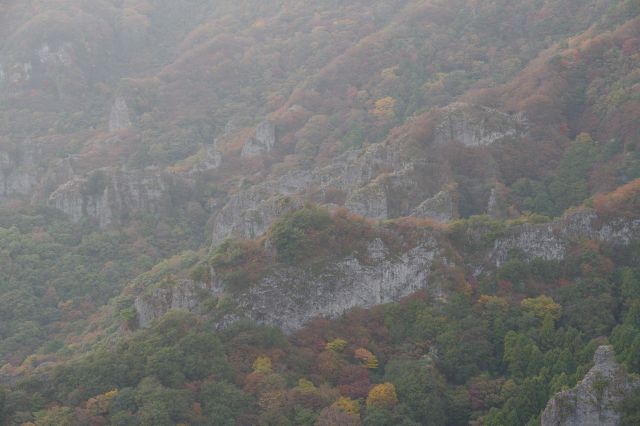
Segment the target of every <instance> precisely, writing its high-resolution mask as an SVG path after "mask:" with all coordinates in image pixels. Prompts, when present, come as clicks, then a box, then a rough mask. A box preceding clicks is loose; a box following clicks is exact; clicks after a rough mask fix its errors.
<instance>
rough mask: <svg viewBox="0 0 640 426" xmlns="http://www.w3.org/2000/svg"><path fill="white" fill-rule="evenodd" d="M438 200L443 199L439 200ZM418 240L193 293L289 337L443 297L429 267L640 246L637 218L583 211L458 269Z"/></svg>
mask: <svg viewBox="0 0 640 426" xmlns="http://www.w3.org/2000/svg"><path fill="white" fill-rule="evenodd" d="M440 197H443V198H446V195H440ZM281 202H282V203H283V204H281V205H279V206H275V205H274V206H273V207H272V210H267V209H266V207H264V206H262V207H260V209H261V210H260V211H261V212H264V211H271V212H272V216H273V217H276V216H277V215H278V212H282V211H286V209H288V208H289V209H293V208H297V207H298V206H297V205H296V204H295V199H294V200H293V201H292V200H288V199H287V200H285V199H281ZM444 204H446V203H444ZM263 207H264V209H263ZM254 213H256V211H254ZM269 218H271V216H269ZM269 218H264V217H263V218H262V219H261V221H260V223H261V226H262V227H264V228H262V229H266V225H265V224H264V223H265V221H266V219H269ZM247 226H249V225H247ZM251 226H253V225H251ZM239 231H243V232H250V233H255V232H257V231H258V230H257V229H256V228H247V229H244V230H239ZM468 232H470V233H473V232H476V231H475V230H470V231H468ZM479 232H482V231H479ZM492 232H495V231H492ZM425 233H426V234H425V235H423V236H421V237H420V239H419V241H418V243H417V244H416V245H415V247H414V248H411V249H406V251H404V252H401V253H394V254H393V255H390V254H389V252H390V250H389V249H388V248H387V247H386V246H385V245H384V244H383V242H382V241H381V240H379V239H374V240H372V241H369V245H368V249H367V259H368V260H369V261H362V259H361V258H359V257H358V258H356V257H348V258H343V259H338V260H336V261H335V262H333V263H332V264H330V265H327V266H325V267H324V268H323V269H322V270H321V271H319V272H318V271H315V272H310V271H309V270H307V269H304V268H297V267H285V266H283V265H280V264H278V265H275V267H274V269H272V270H271V271H270V272H269V273H268V274H267V275H266V276H265V277H263V278H262V279H261V280H260V281H259V282H258V283H256V284H254V285H253V286H251V288H250V289H248V290H246V291H244V292H241V293H238V292H237V291H229V290H228V289H226V284H225V282H224V280H222V279H221V278H216V273H215V271H213V270H212V271H211V274H210V275H211V276H212V277H214V278H213V279H212V281H211V282H209V283H206V285H200V288H206V289H207V291H208V292H209V293H208V294H210V295H212V296H216V297H218V296H222V295H225V296H228V297H230V298H231V300H232V302H233V304H234V305H235V306H236V307H237V312H241V313H242V314H244V315H246V316H247V317H249V318H251V319H253V320H255V321H258V322H261V323H265V324H271V325H276V326H278V327H281V328H283V329H284V330H286V331H293V330H295V329H297V328H299V327H301V326H302V325H304V324H305V323H306V322H307V321H308V320H309V319H311V318H313V317H316V316H328V317H335V316H337V315H340V314H342V313H343V312H345V311H346V310H348V309H350V308H353V307H370V306H373V305H376V304H380V303H387V302H392V301H396V300H398V299H400V298H402V297H404V296H407V295H409V294H411V293H413V292H415V291H417V290H420V289H425V290H427V291H429V292H430V293H431V294H432V296H434V297H439V298H446V297H447V294H446V291H444V290H443V289H442V288H441V286H440V285H439V284H438V281H437V280H434V279H433V275H434V274H433V267H434V265H447V267H459V268H462V269H465V270H468V271H473V273H476V274H478V273H480V272H482V271H492V270H495V269H496V268H498V267H500V266H501V265H503V264H504V262H506V261H507V260H508V258H509V256H510V253H511V252H513V251H514V250H516V251H519V252H520V253H521V255H522V259H523V260H524V261H533V260H534V259H544V260H556V261H561V260H563V259H564V258H565V257H566V256H567V253H568V252H569V250H570V248H571V245H572V244H575V243H577V242H579V241H580V240H581V239H584V238H587V239H592V240H596V241H600V242H603V243H606V244H610V245H611V246H613V247H620V248H622V247H624V246H627V245H629V244H630V243H632V242H634V241H640V219H631V218H622V217H602V216H598V214H596V212H595V211H593V210H590V209H582V210H578V211H575V212H573V213H571V214H568V215H566V216H565V217H563V218H561V219H558V220H556V221H554V222H549V223H541V224H531V223H525V224H520V225H511V226H510V227H508V228H506V229H505V230H503V231H501V234H500V236H499V237H497V238H496V239H495V242H494V244H493V245H492V246H491V247H489V248H488V249H486V250H485V251H484V252H479V253H476V254H477V256H474V257H475V258H477V259H478V262H479V264H473V263H471V264H466V263H464V264H461V263H460V259H459V258H458V257H456V256H455V254H453V253H455V251H452V250H451V249H450V246H449V244H450V242H447V240H446V238H447V237H446V235H445V234H441V233H439V231H436V230H431V231H425ZM256 236H257V235H256ZM479 238H481V239H482V238H484V236H482V235H481V236H480V237H479ZM265 247H266V246H265ZM479 250H481V249H479ZM467 260H468V259H467ZM472 262H473V261H472ZM197 286H198V284H196V283H186V284H185V283H182V284H181V287H180V288H176V289H175V290H171V289H167V288H162V289H160V290H153V288H152V289H150V290H148V291H147V292H146V293H145V294H144V295H141V296H139V297H138V299H137V300H136V308H137V309H138V314H139V318H140V324H141V325H142V326H146V325H148V323H149V322H150V321H151V320H152V319H154V318H157V317H159V316H161V315H163V314H164V313H165V312H166V311H167V310H169V309H172V308H173V307H180V308H183V309H189V310H194V309H196V308H197V307H198V306H199V302H198V299H197V298H196V299H195V300H194V299H189V297H191V296H190V295H193V294H195V293H194V292H193V289H194V288H196V287H197ZM229 321H230V320H229Z"/></svg>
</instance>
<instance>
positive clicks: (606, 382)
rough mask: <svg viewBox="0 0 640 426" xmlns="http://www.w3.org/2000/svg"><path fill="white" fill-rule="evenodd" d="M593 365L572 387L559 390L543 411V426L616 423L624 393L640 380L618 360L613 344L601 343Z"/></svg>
mask: <svg viewBox="0 0 640 426" xmlns="http://www.w3.org/2000/svg"><path fill="white" fill-rule="evenodd" d="M593 363H594V366H593V368H592V369H591V370H589V372H588V373H587V374H586V376H585V377H584V379H582V381H581V382H580V383H578V384H577V385H576V387H574V388H573V389H569V390H566V391H563V392H560V393H557V394H556V395H555V396H554V397H553V398H551V400H550V401H549V403H548V404H547V407H546V408H545V410H544V412H543V413H542V419H541V420H542V421H541V424H542V426H617V425H619V424H620V417H621V416H620V404H621V403H622V401H623V399H624V397H625V395H627V394H628V393H629V392H630V391H631V390H633V389H635V388H636V387H638V386H640V379H637V378H633V377H631V376H630V375H629V374H627V373H626V372H625V370H624V368H623V367H622V366H621V365H619V364H618V363H616V360H615V357H614V353H613V347H611V346H600V347H599V348H598V349H597V350H596V353H595V355H594V357H593Z"/></svg>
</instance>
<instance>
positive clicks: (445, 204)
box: [213, 103, 527, 242]
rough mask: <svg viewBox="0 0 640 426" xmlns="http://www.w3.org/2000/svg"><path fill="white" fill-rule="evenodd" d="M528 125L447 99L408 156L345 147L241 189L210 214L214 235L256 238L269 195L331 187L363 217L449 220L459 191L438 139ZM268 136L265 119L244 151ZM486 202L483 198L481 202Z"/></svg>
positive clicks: (473, 138)
mask: <svg viewBox="0 0 640 426" xmlns="http://www.w3.org/2000/svg"><path fill="white" fill-rule="evenodd" d="M526 131H527V126H526V122H525V121H524V120H523V119H522V118H521V117H519V116H517V115H515V116H512V115H509V114H504V113H502V112H499V111H497V110H494V109H491V108H487V107H482V106H475V105H468V104H462V103H456V104H453V105H451V106H449V107H448V108H445V109H444V110H443V118H442V121H441V123H440V124H439V125H438V126H437V128H436V130H435V132H434V136H433V138H432V140H430V141H428V142H427V144H426V147H425V148H426V149H425V150H424V151H423V152H420V153H417V155H414V156H413V157H412V158H411V159H406V158H401V157H400V155H399V152H398V150H397V148H394V147H391V146H389V145H387V144H385V143H376V144H372V145H370V146H367V147H366V148H363V149H359V150H352V151H348V152H346V153H344V154H343V155H341V156H339V157H337V158H335V159H334V160H332V163H331V164H330V165H329V166H326V167H320V168H316V169H313V170H306V169H305V170H302V169H300V170H295V171H293V172H290V173H288V174H285V175H283V176H279V177H278V176H276V177H272V178H270V179H267V180H266V181H264V182H261V183H259V184H258V185H255V186H253V187H250V188H247V189H241V190H239V191H238V192H237V193H235V194H233V195H232V196H231V198H230V200H229V202H228V203H227V205H226V206H225V207H224V208H223V209H222V210H221V211H220V212H219V214H218V215H217V217H215V218H214V221H213V222H214V232H213V240H214V242H216V241H222V240H223V239H225V238H227V237H229V236H231V235H235V236H238V237H242V238H253V237H255V235H256V234H255V232H256V230H257V231H258V232H259V231H260V230H264V229H266V227H267V226H268V225H269V224H270V222H269V221H268V219H269V217H271V216H272V215H271V214H269V211H270V210H273V209H272V206H273V204H274V201H273V200H270V199H272V198H274V197H275V198H278V197H281V196H287V197H289V198H296V199H297V200H298V201H297V202H298V204H302V203H303V201H304V200H306V199H308V198H312V199H313V200H314V201H316V202H319V203H321V204H324V203H325V202H326V200H324V199H323V198H322V197H315V198H313V197H311V194H325V193H328V192H336V191H338V192H340V193H341V194H342V197H341V200H340V203H339V204H340V205H342V206H344V207H345V208H347V209H349V210H351V211H352V212H354V213H356V214H358V215H361V216H365V217H368V218H372V219H390V218H395V217H401V216H409V215H412V216H416V217H422V218H431V219H435V220H438V221H443V222H447V221H450V220H452V219H455V218H457V217H458V205H457V204H458V197H457V196H456V194H455V189H454V190H453V191H452V190H451V188H455V182H454V176H453V174H452V172H451V168H450V167H449V165H448V163H447V159H446V158H445V156H444V154H443V153H442V152H441V151H442V149H441V148H442V145H445V144H448V143H450V142H451V141H457V142H460V143H463V144H465V145H467V146H470V147H475V148H478V149H482V147H484V146H487V145H490V144H492V143H498V142H503V141H512V140H514V139H516V138H519V137H522V136H523V135H525V134H526ZM273 137H274V136H273V129H272V128H271V127H270V126H268V123H263V124H261V125H260V126H258V129H257V131H256V136H255V137H254V138H251V139H250V140H249V141H247V143H245V146H244V148H243V152H242V155H243V157H247V156H256V155H261V154H262V153H264V152H266V151H268V150H267V148H265V147H267V146H270V143H271V142H270V141H272V140H273ZM274 143H275V142H274ZM293 175H295V176H296V177H297V178H299V180H298V182H296V183H295V185H292V184H291V176H293ZM452 184H454V185H452ZM294 187H295V188H294ZM494 198H495V197H494ZM489 201H490V200H489V199H487V204H489ZM329 202H331V203H334V202H335V201H334V200H331V201H329ZM496 207H498V204H497V203H496V202H494V203H492V204H491V205H489V206H488V208H490V209H492V211H493V212H494V213H496V214H497V210H496ZM262 209H265V211H261V210H262ZM247 212H250V213H247ZM253 218H256V219H257V220H254V219H253ZM264 219H267V222H264V221H263V220H264ZM258 221H262V222H260V223H258Z"/></svg>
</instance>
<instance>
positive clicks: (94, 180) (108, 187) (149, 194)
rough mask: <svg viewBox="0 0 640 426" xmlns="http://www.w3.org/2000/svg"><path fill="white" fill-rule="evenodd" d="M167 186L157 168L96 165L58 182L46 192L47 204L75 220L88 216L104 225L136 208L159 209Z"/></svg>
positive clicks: (150, 211) (153, 211) (136, 209)
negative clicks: (57, 185)
mask: <svg viewBox="0 0 640 426" xmlns="http://www.w3.org/2000/svg"><path fill="white" fill-rule="evenodd" d="M167 187H168V178H167V177H165V176H163V175H162V174H161V173H159V172H158V171H157V170H146V171H125V170H121V169H113V168H107V169H99V170H95V171H93V172H91V173H89V174H88V175H87V176H76V177H74V178H73V179H71V180H70V181H68V182H66V183H65V184H63V185H61V186H60V187H59V188H58V189H56V190H55V191H54V192H53V193H52V194H51V195H50V196H49V205H50V206H51V207H55V208H57V209H58V210H61V211H63V212H64V213H66V214H67V215H68V216H69V218H70V219H71V220H72V221H74V222H78V221H80V220H81V219H83V218H89V219H93V220H96V221H97V222H98V224H99V225H100V226H101V227H106V226H108V225H111V224H120V223H122V221H123V220H125V219H126V218H127V217H128V216H129V215H131V214H132V213H134V212H137V211H143V212H146V213H157V212H159V211H160V210H161V209H162V207H163V206H164V205H165V204H166V202H167V197H168V192H167Z"/></svg>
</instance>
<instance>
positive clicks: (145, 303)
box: [134, 280, 212, 327]
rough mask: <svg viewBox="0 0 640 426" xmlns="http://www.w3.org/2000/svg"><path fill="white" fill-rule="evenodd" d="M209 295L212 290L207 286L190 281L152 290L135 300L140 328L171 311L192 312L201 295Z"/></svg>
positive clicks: (182, 281)
mask: <svg viewBox="0 0 640 426" xmlns="http://www.w3.org/2000/svg"><path fill="white" fill-rule="evenodd" d="M210 293H212V289H211V288H210V287H209V286H208V285H207V284H204V283H196V282H193V281H191V280H180V281H179V282H177V283H176V285H174V286H171V287H159V288H154V289H153V290H152V291H151V292H150V293H148V294H145V295H141V296H139V297H137V298H136V299H135V302H134V306H135V308H136V312H137V314H138V321H139V323H140V326H141V327H146V326H148V325H149V324H150V323H151V321H153V320H154V319H156V318H159V317H161V316H162V315H164V314H165V313H166V312H168V311H169V310H172V309H184V310H188V311H193V310H195V309H196V308H197V307H198V305H199V302H200V301H201V299H202V295H203V294H210Z"/></svg>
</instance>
